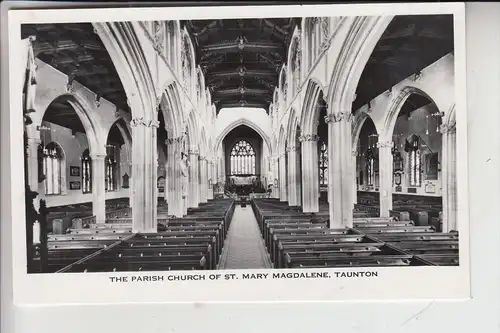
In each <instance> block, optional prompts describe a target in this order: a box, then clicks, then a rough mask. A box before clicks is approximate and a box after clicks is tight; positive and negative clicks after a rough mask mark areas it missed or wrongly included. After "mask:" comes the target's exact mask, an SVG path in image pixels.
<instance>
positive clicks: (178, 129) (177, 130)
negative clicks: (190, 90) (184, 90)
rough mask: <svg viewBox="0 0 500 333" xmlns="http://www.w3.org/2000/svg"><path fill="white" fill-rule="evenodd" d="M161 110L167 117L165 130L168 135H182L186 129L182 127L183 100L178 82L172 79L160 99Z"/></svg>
mask: <svg viewBox="0 0 500 333" xmlns="http://www.w3.org/2000/svg"><path fill="white" fill-rule="evenodd" d="M160 110H161V112H162V114H163V118H164V119H165V127H166V128H165V130H166V131H167V135H168V137H169V138H177V137H180V136H181V135H182V132H183V130H184V129H183V128H182V124H183V115H182V100H181V97H180V92H179V88H178V84H177V82H175V81H172V82H171V83H169V84H167V85H166V87H165V88H164V90H163V93H162V96H161V100H160Z"/></svg>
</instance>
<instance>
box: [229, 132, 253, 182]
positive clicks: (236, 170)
mask: <svg viewBox="0 0 500 333" xmlns="http://www.w3.org/2000/svg"><path fill="white" fill-rule="evenodd" d="M231 175H255V150H254V149H253V147H252V145H251V144H250V143H248V142H247V141H245V140H241V141H239V142H238V143H236V144H235V145H234V147H233V149H232V150H231Z"/></svg>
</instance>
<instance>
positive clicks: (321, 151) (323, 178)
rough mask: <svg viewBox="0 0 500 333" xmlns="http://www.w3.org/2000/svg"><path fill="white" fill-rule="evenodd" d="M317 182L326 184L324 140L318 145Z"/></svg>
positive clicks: (326, 154)
mask: <svg viewBox="0 0 500 333" xmlns="http://www.w3.org/2000/svg"><path fill="white" fill-rule="evenodd" d="M319 184H320V185H328V146H327V145H326V143H325V142H324V141H321V142H320V146H319Z"/></svg>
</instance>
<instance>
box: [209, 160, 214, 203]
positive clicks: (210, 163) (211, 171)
mask: <svg viewBox="0 0 500 333" xmlns="http://www.w3.org/2000/svg"><path fill="white" fill-rule="evenodd" d="M207 169H208V171H207V172H208V177H207V178H208V181H207V199H208V200H213V199H214V187H213V185H214V178H213V177H214V172H213V169H214V162H213V161H212V160H210V161H208V162H207Z"/></svg>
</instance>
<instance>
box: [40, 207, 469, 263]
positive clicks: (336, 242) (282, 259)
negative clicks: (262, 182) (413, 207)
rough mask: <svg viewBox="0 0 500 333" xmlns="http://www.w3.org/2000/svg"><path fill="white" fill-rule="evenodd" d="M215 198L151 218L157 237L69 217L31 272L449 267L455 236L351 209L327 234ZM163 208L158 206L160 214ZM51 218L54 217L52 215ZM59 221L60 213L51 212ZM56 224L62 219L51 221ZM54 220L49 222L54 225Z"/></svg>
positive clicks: (281, 210) (318, 222)
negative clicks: (347, 222)
mask: <svg viewBox="0 0 500 333" xmlns="http://www.w3.org/2000/svg"><path fill="white" fill-rule="evenodd" d="M241 206H245V207H240V205H237V204H236V201H235V200H233V199H217V200H213V201H210V202H208V203H207V204H204V205H201V206H200V207H199V208H197V209H190V210H189V213H188V215H187V216H186V217H183V218H159V220H158V222H159V226H158V230H159V232H158V233H153V234H150V233H133V232H132V228H131V220H130V217H129V216H130V209H129V208H126V207H125V208H118V209H116V210H114V211H113V212H112V213H109V214H108V216H107V220H106V224H101V225H99V224H95V223H93V222H94V221H93V220H92V218H88V219H85V218H73V219H72V226H71V227H70V228H68V229H67V230H65V233H64V234H62V233H61V234H58V233H57V231H55V234H54V233H51V234H50V235H48V237H47V248H46V249H43V247H41V246H39V247H38V248H37V250H38V256H37V260H36V261H35V263H34V269H35V270H34V272H58V273H63V272H85V273H87V272H116V271H118V272H119V271H170V270H214V269H265V268H276V269H282V268H321V267H323V268H325V267H377V266H378V267H388V266H429V265H430V266H455V265H458V262H459V258H458V234H457V233H456V232H450V233H440V232H436V230H435V228H434V227H433V226H431V225H420V224H419V221H417V223H415V222H414V221H412V220H408V219H400V218H397V217H392V218H380V217H374V214H373V213H370V211H368V210H363V207H362V206H360V207H358V208H357V209H356V210H355V211H354V213H353V218H354V226H353V228H333V229H332V228H329V226H328V208H327V207H324V209H322V210H320V212H319V213H317V214H307V213H303V212H301V210H300V209H297V207H290V206H289V205H287V203H284V202H280V201H279V200H276V199H257V198H255V199H253V200H251V206H247V205H246V204H241ZM163 209H164V207H162V206H159V207H158V210H159V211H160V212H161V211H162V210H163ZM55 214H58V213H55ZM59 214H61V213H59ZM59 217H62V216H61V215H59ZM59 222H62V219H56V224H55V225H57V224H58V223H59Z"/></svg>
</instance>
